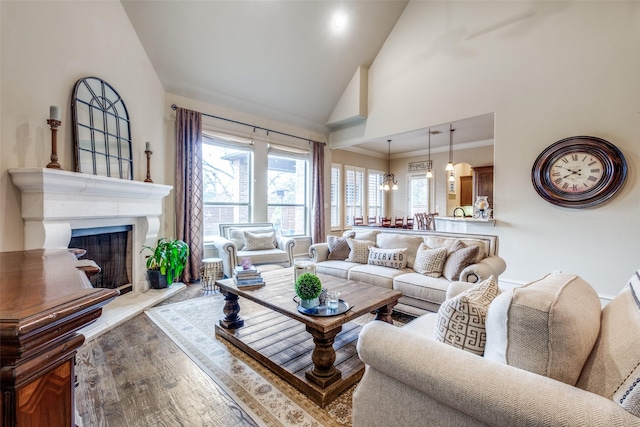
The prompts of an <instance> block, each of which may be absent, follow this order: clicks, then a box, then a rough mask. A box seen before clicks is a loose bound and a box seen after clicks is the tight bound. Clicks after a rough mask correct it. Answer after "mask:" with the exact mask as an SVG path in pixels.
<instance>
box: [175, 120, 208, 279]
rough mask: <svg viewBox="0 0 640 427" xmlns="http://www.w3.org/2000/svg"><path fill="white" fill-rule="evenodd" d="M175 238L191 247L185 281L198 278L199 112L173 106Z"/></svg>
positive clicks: (201, 250)
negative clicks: (174, 126)
mask: <svg viewBox="0 0 640 427" xmlns="http://www.w3.org/2000/svg"><path fill="white" fill-rule="evenodd" d="M175 190H176V238H177V239H181V240H184V241H185V242H186V243H187V245H189V249H190V251H191V253H190V255H189V260H188V261H187V266H186V267H185V269H184V272H183V273H182V280H183V281H184V282H193V281H196V280H199V279H200V269H201V266H202V256H203V254H204V242H203V239H204V230H203V200H202V198H203V182H202V113H199V112H197V111H192V110H187V109H184V108H177V109H176V188H175Z"/></svg>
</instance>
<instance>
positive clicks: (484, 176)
mask: <svg viewBox="0 0 640 427" xmlns="http://www.w3.org/2000/svg"><path fill="white" fill-rule="evenodd" d="M478 196H487V197H488V200H489V205H490V206H491V207H492V208H493V166H478V167H474V168H473V197H474V200H473V201H474V202H475V198H476V197H478Z"/></svg>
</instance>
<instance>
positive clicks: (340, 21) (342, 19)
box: [333, 13, 347, 28]
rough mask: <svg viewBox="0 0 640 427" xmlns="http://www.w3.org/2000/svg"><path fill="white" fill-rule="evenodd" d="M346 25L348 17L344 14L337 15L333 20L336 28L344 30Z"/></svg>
mask: <svg viewBox="0 0 640 427" xmlns="http://www.w3.org/2000/svg"><path fill="white" fill-rule="evenodd" d="M346 24H347V17H346V16H345V15H343V14H342V13H339V14H337V15H336V16H335V18H333V25H335V27H336V28H342V27H344V26H345V25H346Z"/></svg>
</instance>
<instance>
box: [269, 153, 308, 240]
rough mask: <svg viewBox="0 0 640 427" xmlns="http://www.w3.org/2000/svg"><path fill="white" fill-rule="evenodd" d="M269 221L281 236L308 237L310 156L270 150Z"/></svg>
mask: <svg viewBox="0 0 640 427" xmlns="http://www.w3.org/2000/svg"><path fill="white" fill-rule="evenodd" d="M268 157H269V159H268V162H269V165H268V177H267V179H268V186H267V188H268V193H269V194H268V197H267V200H268V218H269V222H271V223H273V225H274V227H275V228H276V230H278V229H280V230H281V233H282V235H284V236H302V235H305V234H307V218H308V217H309V210H308V200H309V196H308V188H309V184H308V183H309V179H308V172H307V171H308V169H309V153H308V152H304V151H300V150H293V149H292V150H291V151H289V149H288V148H274V147H273V146H271V147H269V156H268Z"/></svg>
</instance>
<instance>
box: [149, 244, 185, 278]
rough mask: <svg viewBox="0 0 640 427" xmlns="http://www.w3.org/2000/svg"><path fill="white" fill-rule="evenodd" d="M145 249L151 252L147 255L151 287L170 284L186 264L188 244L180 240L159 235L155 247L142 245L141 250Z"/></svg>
mask: <svg viewBox="0 0 640 427" xmlns="http://www.w3.org/2000/svg"><path fill="white" fill-rule="evenodd" d="M145 249H148V250H150V251H151V252H153V253H152V254H151V255H150V256H149V257H147V275H148V277H149V282H150V283H151V287H152V288H166V287H167V286H171V284H172V283H173V281H174V280H175V279H177V278H178V277H180V275H181V274H182V271H183V270H184V267H185V266H186V265H187V259H188V258H189V246H188V245H187V244H186V243H185V242H184V241H182V240H178V239H167V238H164V237H161V238H160V239H158V242H157V243H156V246H155V247H151V246H143V247H142V250H145ZM141 252H142V251H141Z"/></svg>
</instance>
